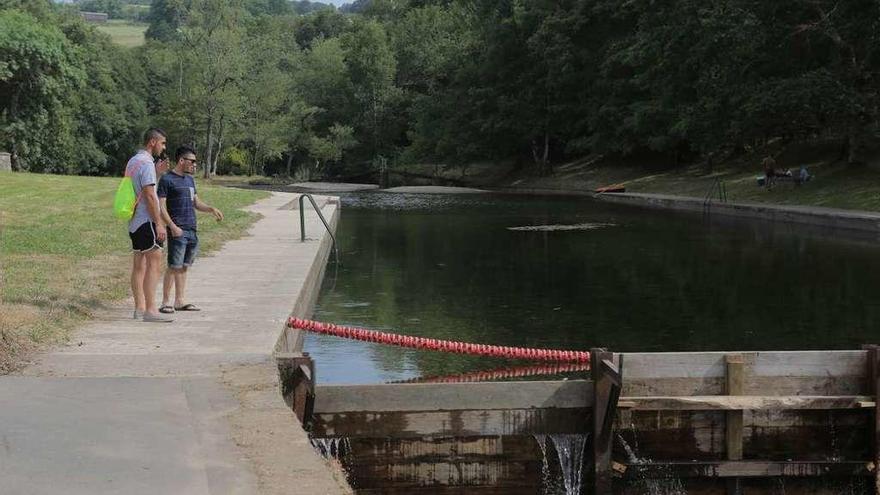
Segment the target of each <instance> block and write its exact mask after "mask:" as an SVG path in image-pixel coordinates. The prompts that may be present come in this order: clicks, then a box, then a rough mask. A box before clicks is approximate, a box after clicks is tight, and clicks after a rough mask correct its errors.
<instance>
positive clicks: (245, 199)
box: [0, 172, 268, 373]
mask: <svg viewBox="0 0 880 495" xmlns="http://www.w3.org/2000/svg"><path fill="white" fill-rule="evenodd" d="M118 183H119V179H118V178H97V177H69V176H56V175H38V174H26V173H11V172H0V373H2V372H3V371H8V370H9V369H11V367H12V366H13V365H14V363H15V362H16V360H20V358H21V357H22V356H23V355H24V354H25V353H26V352H27V351H28V350H29V349H32V348H34V347H36V346H38V345H40V344H45V343H52V342H60V341H63V340H64V339H65V338H66V337H67V336H68V333H69V331H70V330H71V329H72V328H74V327H75V326H76V325H78V324H80V323H82V322H83V321H85V320H86V319H88V318H89V317H90V315H91V314H92V310H93V309H95V308H97V307H100V306H102V305H105V304H106V303H108V302H112V301H114V300H119V299H123V298H125V297H127V296H128V293H129V288H128V284H129V282H128V276H129V269H130V265H131V244H130V241H129V238H128V235H127V229H126V224H125V222H121V221H119V220H117V219H116V218H115V217H113V213H112V207H111V205H112V202H113V195H114V193H115V191H116V186H117V185H118ZM267 195H268V194H267V193H264V192H260V191H244V190H237V189H229V188H222V187H215V186H209V185H205V186H202V187H200V196H201V197H202V198H204V199H205V201H206V202H208V203H209V204H212V205H214V206H217V207H218V208H220V209H221V210H223V212H224V214H225V216H226V219H225V220H224V221H223V222H220V223H218V222H215V221H214V220H213V219H211V218H210V217H209V216H205V215H202V214H199V218H200V223H199V237H200V238H201V240H202V247H203V249H204V250H203V251H202V252H203V253H205V254H208V253H210V252H211V251H214V250H216V249H217V248H219V247H220V246H221V244H222V243H223V242H224V241H227V240H229V239H234V238H237V237H240V236H241V235H243V234H244V232H245V231H246V229H247V227H248V226H249V225H250V224H251V223H253V222H254V220H256V215H254V214H252V213H248V212H245V211H243V210H241V208H242V207H244V206H247V205H249V204H252V203H253V202H255V201H256V200H257V199H259V198H263V197H266V196H267Z"/></svg>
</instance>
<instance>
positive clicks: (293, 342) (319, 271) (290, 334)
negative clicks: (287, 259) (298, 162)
mask: <svg viewBox="0 0 880 495" xmlns="http://www.w3.org/2000/svg"><path fill="white" fill-rule="evenodd" d="M318 201H319V204H321V200H320V199H318ZM341 206H342V205H341V203H340V202H339V198H327V201H326V203H323V205H322V206H321V212H322V213H323V214H324V217H325V218H326V219H327V223H329V224H330V227H331V228H332V229H333V231H334V235H335V233H336V226H337V224H338V223H339V212H340V209H341ZM290 207H291V209H298V208H299V205H298V203H297V202H296V201H294V202H293V203H291V205H290ZM306 215H308V213H306ZM307 223H308V221H307ZM320 228H321V230H322V232H320V233H316V232H309V231H308V230H307V231H306V235H307V236H315V235H321V245H320V246H319V247H318V254H317V256H315V258H314V261H313V262H312V266H311V267H310V268H309V271H308V273H307V274H306V279H305V281H304V282H303V286H302V290H301V291H300V293H299V297H298V298H297V300H296V301H294V304H293V310H291V312H290V316H294V317H297V318H311V316H312V311H313V310H314V308H315V303H316V302H317V300H318V295H319V293H320V291H321V282H322V281H323V280H324V271H325V270H326V268H327V260H328V259H329V258H330V253H331V252H332V250H333V239H331V237H330V236H329V235H325V232H323V230H324V226H323V225H320ZM301 351H302V338H301V334H300V332H299V331H292V330H291V329H290V328H288V327H287V324H286V322H285V324H284V326H283V328H282V329H281V335H280V336H279V337H278V342H277V343H276V344H275V352H276V353H290V352H301Z"/></svg>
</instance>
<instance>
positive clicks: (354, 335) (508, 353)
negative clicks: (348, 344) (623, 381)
mask: <svg viewBox="0 0 880 495" xmlns="http://www.w3.org/2000/svg"><path fill="white" fill-rule="evenodd" d="M287 325H288V326H290V327H291V328H298V329H300V330H305V331H308V332H315V333H322V334H325V335H334V336H336V337H345V338H347V339H354V340H362V341H365V342H375V343H378V344H388V345H396V346H398V347H408V348H410V349H426V350H429V351H439V352H453V353H457V354H470V355H472V356H492V357H500V358H507V359H525V360H529V361H555V362H561V363H589V362H590V353H589V352H583V351H565V350H560V349H534V348H526V347H508V346H501V345H486V344H471V343H469V342H455V341H451V340H440V339H428V338H425V337H413V336H409V335H398V334H395V333H386V332H379V331H376V330H369V329H366V328H355V327H347V326H344V325H334V324H332V323H322V322H320V321H313V320H303V319H301V318H290V319H289V320H288V321H287Z"/></svg>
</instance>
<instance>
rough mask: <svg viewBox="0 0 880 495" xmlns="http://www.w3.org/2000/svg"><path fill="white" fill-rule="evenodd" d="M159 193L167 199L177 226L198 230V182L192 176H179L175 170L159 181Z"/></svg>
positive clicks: (170, 214)
mask: <svg viewBox="0 0 880 495" xmlns="http://www.w3.org/2000/svg"><path fill="white" fill-rule="evenodd" d="M157 193H158V194H159V197H160V198H165V207H166V208H167V209H168V215H169V216H171V221H172V222H174V224H175V225H177V226H178V227H180V228H181V229H184V230H196V210H195V201H196V181H195V180H194V179H193V178H192V176H191V175H177V173H175V172H174V171H173V170H172V171H170V172H168V173H167V174H165V175H163V176H162V178H161V179H159V188H158V189H157Z"/></svg>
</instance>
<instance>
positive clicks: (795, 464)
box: [625, 461, 870, 479]
mask: <svg viewBox="0 0 880 495" xmlns="http://www.w3.org/2000/svg"><path fill="white" fill-rule="evenodd" d="M869 475H870V472H869V471H868V467H867V463H865V462H860V461H846V462H828V461H815V462H813V461H811V462H802V461H779V462H774V461H710V462H658V463H639V464H627V469H626V473H625V477H626V478H627V479H645V478H648V479H650V478H670V477H677V478H693V477H697V478H702V477H709V478H728V477H742V478H751V477H777V476H793V477H808V476H869Z"/></svg>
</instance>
